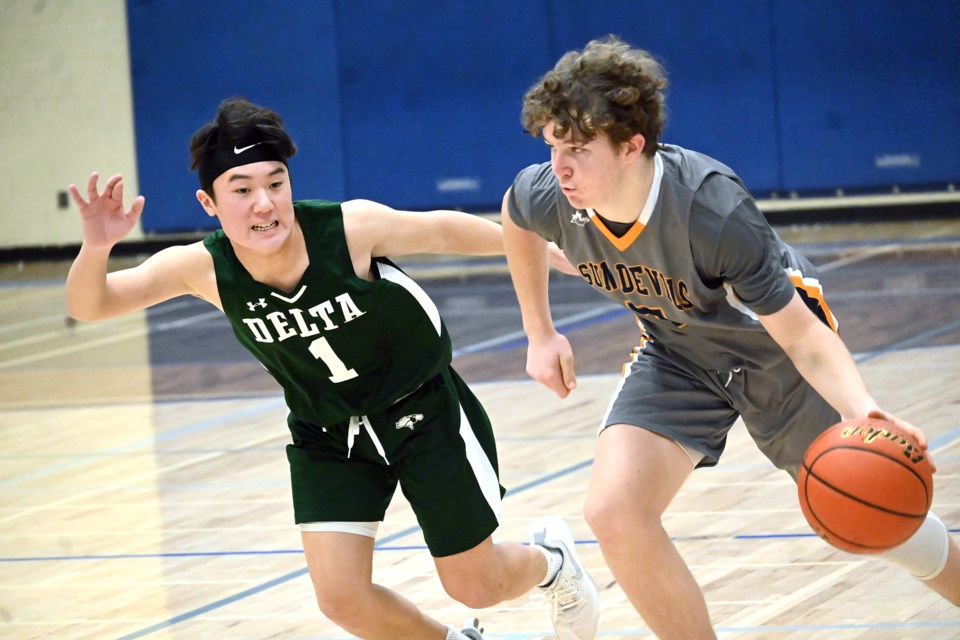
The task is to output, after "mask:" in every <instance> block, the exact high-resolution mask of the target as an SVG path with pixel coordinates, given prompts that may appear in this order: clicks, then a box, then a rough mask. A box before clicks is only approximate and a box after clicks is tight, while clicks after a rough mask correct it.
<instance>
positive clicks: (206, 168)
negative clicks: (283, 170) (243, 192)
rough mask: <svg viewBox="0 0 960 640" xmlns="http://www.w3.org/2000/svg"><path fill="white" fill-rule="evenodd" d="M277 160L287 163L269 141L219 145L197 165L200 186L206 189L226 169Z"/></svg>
mask: <svg viewBox="0 0 960 640" xmlns="http://www.w3.org/2000/svg"><path fill="white" fill-rule="evenodd" d="M264 160H276V161H278V162H282V163H283V164H284V165H286V164H287V159H286V158H284V157H283V155H282V154H281V153H280V151H279V150H278V149H277V147H276V146H274V145H272V144H270V143H269V142H263V141H261V142H254V143H253V144H245V145H234V146H232V147H224V146H217V147H216V148H214V150H213V151H211V152H210V153H209V154H207V156H206V157H205V158H204V159H203V161H202V162H201V163H200V165H199V166H198V167H197V177H199V178H200V187H201V188H203V189H205V188H207V186H209V185H212V184H213V181H214V180H216V179H217V178H219V177H220V175H221V174H223V172H224V171H227V170H229V169H232V168H234V167H239V166H240V165H244V164H250V163H252V162H263V161H264Z"/></svg>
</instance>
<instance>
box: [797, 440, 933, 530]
mask: <svg viewBox="0 0 960 640" xmlns="http://www.w3.org/2000/svg"><path fill="white" fill-rule="evenodd" d="M838 449H852V450H854V451H862V452H864V453H868V454H870V455H873V456H881V457H883V458H886V459H887V460H890V461H891V462H895V463H896V464H898V465H900V466H901V467H903V468H904V469H906V470H907V471H909V472H910V473H912V474H913V476H914V477H915V478H916V479H917V480H918V481H919V482H920V486H922V487H923V495H924V503H925V504H930V503H931V502H932V497H931V495H930V492H929V491H928V490H927V483H926V482H924V481H923V478H921V477H920V474H919V473H917V471H916V470H915V469H914V468H913V467H911V466H909V465H908V464H906V463H904V462H903V461H902V460H899V459H897V458H891V457H890V456H888V455H884V454H883V453H881V452H879V451H876V450H873V449H864V448H863V447H851V446H849V445H837V446H834V447H831V448H830V449H827V450H826V451H823V452H822V453H820V454H819V455H817V457H816V458H814V459H813V462H812V463H811V464H810V466H809V467H808V466H807V464H806V462H803V463H801V465H802V466H803V468H804V469H806V471H807V475H808V476H813V477H814V478H816V479H817V480H819V481H820V482H822V483H823V484H824V485H825V486H827V487H830V488H831V489H833V490H834V491H836V492H837V493H839V494H841V495H844V496H846V497H848V498H850V499H852V500H856V501H857V502H859V503H860V504H863V505H866V506H869V507H873V508H875V509H878V510H880V511H885V512H887V513H891V514H893V515H898V516H906V517H908V518H925V517H926V515H927V514H926V513H924V514H923V515H914V514H912V513H901V512H899V511H894V510H892V509H887V508H886V507H882V506H880V505H876V504H873V503H872V502H867V501H866V500H863V499H862V498H859V497H857V496H854V495H850V494H849V493H847V492H846V491H842V490H840V489H838V488H837V487H835V486H833V485H832V484H830V483H829V482H827V481H826V480H824V479H823V478H822V477H820V476H819V475H817V474H816V472H814V470H813V467H814V465H816V463H817V460H819V459H820V458H822V457H823V456H825V455H826V454H827V453H829V452H830V451H836V450H838Z"/></svg>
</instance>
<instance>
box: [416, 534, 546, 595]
mask: <svg viewBox="0 0 960 640" xmlns="http://www.w3.org/2000/svg"><path fill="white" fill-rule="evenodd" d="M433 561H434V563H435V564H436V566H437V573H438V574H439V575H440V582H441V583H443V588H444V590H446V592H447V594H449V595H450V597H451V598H453V599H455V600H457V601H459V602H462V603H463V604H465V605H467V606H468V607H470V608H472V609H483V608H485V607H490V606H493V605H495V604H497V603H499V602H503V601H504V600H510V599H512V598H518V597H520V596H522V595H523V594H525V593H527V592H528V591H530V590H531V589H532V588H533V587H535V586H536V585H538V584H539V583H540V582H541V581H542V580H543V579H544V577H545V575H546V572H547V561H546V559H545V558H544V555H543V553H541V552H540V551H539V550H538V549H535V548H533V547H527V546H524V545H522V544H520V543H519V542H501V543H497V544H494V543H493V538H492V537H488V538H487V539H486V540H484V541H483V542H481V543H480V544H478V545H477V546H475V547H473V548H472V549H469V550H467V551H464V552H462V553H457V554H454V555H451V556H444V557H442V558H434V559H433Z"/></svg>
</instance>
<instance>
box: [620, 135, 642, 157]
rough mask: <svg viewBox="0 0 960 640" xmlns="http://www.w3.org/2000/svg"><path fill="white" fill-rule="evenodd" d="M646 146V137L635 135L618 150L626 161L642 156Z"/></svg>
mask: <svg viewBox="0 0 960 640" xmlns="http://www.w3.org/2000/svg"><path fill="white" fill-rule="evenodd" d="M646 145H647V139H646V137H644V135H643V134H642V133H635V134H633V135H632V136H630V137H629V138H627V140H626V141H624V142H623V143H622V144H621V145H620V149H621V151H622V152H623V155H624V157H625V158H626V159H628V160H635V159H638V158H640V157H642V156H643V148H644V147H645V146H646Z"/></svg>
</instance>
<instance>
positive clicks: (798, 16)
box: [129, 0, 960, 231]
mask: <svg viewBox="0 0 960 640" xmlns="http://www.w3.org/2000/svg"><path fill="white" fill-rule="evenodd" d="M204 6H205V9H204V11H203V12H202V13H203V15H202V16H201V15H199V12H196V11H187V10H185V9H184V8H183V3H161V2H150V1H148V0H130V1H129V13H130V28H131V56H132V69H133V88H134V105H135V114H136V128H137V148H138V160H139V167H140V179H141V183H142V184H143V188H144V189H145V191H146V192H147V193H149V194H152V196H153V202H154V206H155V208H154V212H153V213H154V215H153V216H151V217H149V218H148V219H145V220H144V227H145V228H146V229H149V230H155V231H165V230H178V229H189V228H196V227H199V226H204V225H209V224H210V222H211V221H208V220H205V219H204V218H203V216H202V213H201V212H200V211H199V208H198V207H197V206H196V205H195V204H194V201H193V196H192V191H193V190H194V189H195V188H196V185H195V182H194V178H193V176H192V175H190V174H188V173H186V171H185V164H186V161H187V160H186V141H187V139H188V137H189V135H190V133H192V131H193V130H195V129H196V128H197V127H198V126H200V125H201V124H202V123H203V122H204V121H206V120H207V119H209V118H210V117H211V115H212V113H213V110H214V108H215V106H216V104H217V102H218V101H219V99H220V98H222V97H226V96H228V95H234V94H240V95H245V96H248V97H249V98H251V99H253V100H255V101H260V102H262V103H263V104H266V105H268V106H271V107H273V108H275V109H276V110H278V111H279V112H280V113H281V114H285V115H286V117H287V120H288V124H289V126H290V130H291V131H292V132H293V134H294V136H295V138H296V140H297V141H298V142H299V143H300V148H301V153H300V155H299V156H298V157H297V158H296V159H295V165H294V167H293V171H294V173H293V176H294V181H295V194H296V195H299V196H300V197H308V196H310V197H316V196H322V197H326V198H331V199H342V198H358V197H362V198H372V199H375V200H380V201H383V202H386V203H388V204H391V205H394V206H397V207H406V208H429V207H446V206H452V207H461V208H465V209H468V210H470V209H473V210H477V209H492V208H496V207H497V205H498V203H499V201H500V198H501V197H502V194H503V191H504V190H505V188H506V187H507V186H508V185H509V184H510V181H511V180H512V178H513V176H514V175H515V174H516V172H517V171H518V170H519V169H520V168H521V167H523V166H525V165H527V164H530V163H533V162H539V161H542V160H545V159H546V158H547V152H546V149H545V148H544V147H543V145H542V143H540V142H538V141H535V140H533V139H531V138H530V137H529V136H526V135H525V134H523V133H522V131H521V128H520V126H519V124H518V114H519V109H520V101H521V97H522V95H523V92H524V91H525V89H526V88H527V87H528V86H529V85H530V84H531V83H532V82H533V81H535V80H536V78H537V77H538V76H539V75H540V74H542V73H543V72H544V71H546V70H547V69H548V68H549V67H550V65H551V64H552V62H553V61H555V60H556V59H557V57H558V56H559V55H561V54H562V53H563V52H564V51H566V50H568V49H571V48H577V47H580V46H582V45H583V44H584V43H585V42H586V41H588V40H589V39H590V38H593V37H597V36H602V35H604V34H606V33H610V32H616V33H618V34H620V35H621V36H622V37H624V38H625V39H627V40H628V41H630V42H631V43H633V44H635V45H637V46H642V47H644V48H647V49H649V50H650V51H652V52H654V53H655V54H656V55H658V56H659V57H660V58H661V59H662V60H663V62H664V63H665V65H666V67H667V68H668V70H669V72H670V76H671V81H672V86H671V89H670V93H669V105H670V109H671V120H670V124H669V127H668V129H667V131H666V135H665V137H664V138H665V140H666V141H669V142H674V143H676V144H680V145H683V146H689V147H692V148H696V149H699V150H702V151H705V152H707V153H711V154H714V155H716V156H718V157H719V158H720V159H722V160H723V161H725V162H726V163H728V164H730V165H731V166H732V167H733V168H734V169H736V170H737V171H739V172H740V174H741V175H742V176H743V178H744V179H745V180H746V182H747V184H748V185H750V187H751V188H752V189H753V190H754V191H755V192H756V193H757V194H758V195H763V194H769V193H771V192H787V191H803V192H817V191H833V190H835V189H837V188H842V189H845V190H854V191H855V190H864V189H879V188H887V187H889V186H891V185H903V186H909V185H924V186H926V185H937V184H943V183H947V182H949V181H953V180H956V179H957V178H960V149H958V145H957V141H958V140H960V40H958V39H957V38H954V37H952V36H951V33H950V32H951V30H952V29H953V28H954V27H955V26H956V25H957V24H958V18H960V8H958V7H960V3H957V2H955V0H942V1H935V0H925V1H922V2H916V3H904V2H901V1H900V0H876V1H873V2H870V3H864V2H835V1H834V0H807V1H805V2H792V1H786V0H741V1H740V2H736V3H705V2H700V1H699V0H683V1H680V2H671V3H663V2H652V1H650V2H628V1H620V2H609V1H606V2H605V1H598V0H553V1H550V0H526V1H524V2H519V3H506V2H496V1H492V0H486V1H475V2H469V3H467V2H439V3H438V2H435V1H434V0H402V1H401V0H396V1H392V2H390V1H386V0H335V1H328V2H318V3H303V2H293V1H290V2H283V1H281V2H271V3H269V4H267V5H263V4H262V3H259V2H256V3H255V2H249V1H243V2H237V1H236V0H215V1H212V2H207V3H206V4H205V5H204ZM227 14H229V15H232V16H234V19H232V20H224V19H222V17H223V16H224V15H227Z"/></svg>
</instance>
